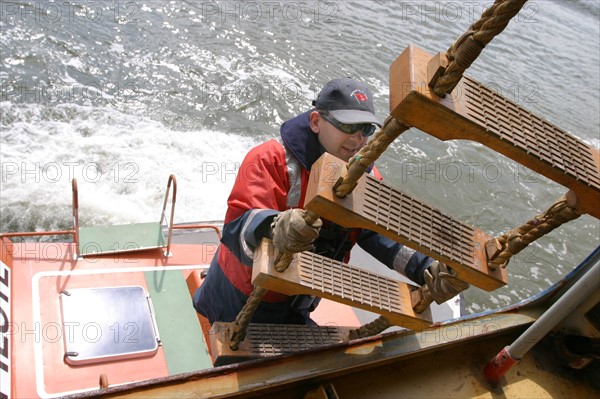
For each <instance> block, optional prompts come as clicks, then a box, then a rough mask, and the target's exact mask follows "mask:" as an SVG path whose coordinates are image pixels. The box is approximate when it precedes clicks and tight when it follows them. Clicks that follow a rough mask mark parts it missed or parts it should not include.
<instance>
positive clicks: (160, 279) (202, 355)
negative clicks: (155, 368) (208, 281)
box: [144, 270, 212, 375]
mask: <svg viewBox="0 0 600 399" xmlns="http://www.w3.org/2000/svg"><path fill="white" fill-rule="evenodd" d="M144 274H145V277H146V284H147V285H148V291H149V294H150V297H151V298H152V303H153V305H154V311H155V312H156V323H157V324H158V330H159V333H160V339H161V341H162V343H163V349H164V353H165V357H166V359H167V367H168V369H169V374H171V375H172V374H178V373H185V372H188V371H194V370H202V369H207V368H210V367H212V361H211V358H210V355H209V353H208V349H207V346H206V343H205V342H204V335H203V334H202V329H201V327H200V323H199V322H198V317H197V316H196V311H195V310H194V307H193V306H192V298H191V297H190V294H189V291H188V286H187V284H186V282H185V279H184V278H183V272H182V271H181V270H173V271H164V270H163V271H156V272H145V273H144Z"/></svg>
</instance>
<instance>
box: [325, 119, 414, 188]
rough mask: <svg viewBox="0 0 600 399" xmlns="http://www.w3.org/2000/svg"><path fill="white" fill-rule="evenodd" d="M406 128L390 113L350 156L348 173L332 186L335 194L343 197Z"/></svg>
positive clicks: (407, 127)
mask: <svg viewBox="0 0 600 399" xmlns="http://www.w3.org/2000/svg"><path fill="white" fill-rule="evenodd" d="M408 129H410V127H409V126H406V125H403V124H402V123H400V122H399V121H398V120H397V119H396V118H394V117H392V116H391V115H390V116H388V117H387V119H386V120H385V122H384V123H383V126H382V127H381V129H380V130H379V131H378V132H377V134H375V136H373V138H372V139H371V140H370V141H369V142H368V143H367V145H366V146H364V147H363V148H362V149H361V150H360V152H359V153H358V154H356V155H355V156H354V157H352V159H351V160H350V162H349V163H348V174H347V175H346V177H344V178H343V179H342V180H341V181H340V182H338V184H336V185H335V187H334V191H335V195H336V196H337V197H338V198H344V197H346V196H347V195H348V194H350V193H351V192H352V190H354V188H355V187H356V184H357V183H356V182H357V181H358V179H360V178H361V177H362V175H363V174H364V173H365V171H366V170H367V168H368V167H369V166H370V165H371V164H372V163H373V162H375V161H376V160H377V159H378V158H379V157H380V156H381V154H383V152H384V151H385V150H386V149H387V148H388V146H389V145H390V144H391V143H392V141H394V140H395V139H396V138H397V137H398V136H400V135H401V134H402V133H404V132H405V131H407V130H408Z"/></svg>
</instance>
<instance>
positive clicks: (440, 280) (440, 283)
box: [423, 260, 469, 304]
mask: <svg viewBox="0 0 600 399" xmlns="http://www.w3.org/2000/svg"><path fill="white" fill-rule="evenodd" d="M423 278H424V279H425V284H427V288H428V289H429V294H431V296H432V297H433V300H434V301H436V302H437V303H438V304H442V303H444V302H446V301H447V300H448V299H450V298H454V297H455V296H456V295H458V294H459V293H460V292H462V291H464V290H466V289H467V288H469V284H468V283H465V282H464V281H462V280H459V279H458V277H456V273H455V272H454V270H452V269H451V268H449V267H448V266H446V265H445V264H443V263H441V262H438V261H437V260H435V261H433V263H432V264H431V265H429V267H428V268H427V269H426V270H425V272H424V273H423Z"/></svg>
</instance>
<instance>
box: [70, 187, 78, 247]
mask: <svg viewBox="0 0 600 399" xmlns="http://www.w3.org/2000/svg"><path fill="white" fill-rule="evenodd" d="M71 186H72V187H73V231H74V233H73V241H75V256H76V257H77V258H79V191H78V189H77V179H76V178H73V180H71Z"/></svg>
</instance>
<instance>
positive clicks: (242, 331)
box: [229, 286, 267, 351]
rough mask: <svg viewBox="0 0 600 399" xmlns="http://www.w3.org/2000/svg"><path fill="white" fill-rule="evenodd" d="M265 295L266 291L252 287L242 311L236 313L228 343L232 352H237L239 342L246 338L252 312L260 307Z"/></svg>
mask: <svg viewBox="0 0 600 399" xmlns="http://www.w3.org/2000/svg"><path fill="white" fill-rule="evenodd" d="M266 293H267V290H266V289H264V288H262V287H258V286H256V287H254V290H252V294H250V296H249V297H248V300H247V301H246V303H245V304H244V307H243V308H242V310H240V313H238V315H237V317H236V318H235V325H234V327H233V332H232V334H231V342H230V343H229V348H231V350H232V351H236V350H238V349H239V346H240V342H242V341H243V340H244V338H246V333H247V331H248V325H249V324H250V319H252V316H253V315H254V312H255V311H256V309H257V308H258V305H260V303H261V302H262V299H263V297H264V296H265V294H266Z"/></svg>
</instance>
